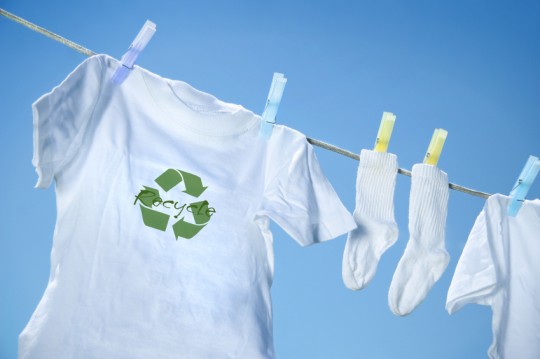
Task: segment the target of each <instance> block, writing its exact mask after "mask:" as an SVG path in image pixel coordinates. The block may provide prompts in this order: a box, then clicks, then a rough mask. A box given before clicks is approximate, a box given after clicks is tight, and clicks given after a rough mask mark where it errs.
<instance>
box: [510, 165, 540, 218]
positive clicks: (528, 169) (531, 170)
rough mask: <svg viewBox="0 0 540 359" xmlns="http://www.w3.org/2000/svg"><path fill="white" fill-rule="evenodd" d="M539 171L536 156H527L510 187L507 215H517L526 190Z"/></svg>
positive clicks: (539, 166) (527, 190) (539, 167)
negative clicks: (519, 172) (513, 183)
mask: <svg viewBox="0 0 540 359" xmlns="http://www.w3.org/2000/svg"><path fill="white" fill-rule="evenodd" d="M539 171H540V161H539V160H538V157H535V156H529V159H528V160H527V163H526V164H525V167H523V170H522V171H521V174H520V175H519V178H518V179H517V181H516V184H515V185H514V188H512V191H511V192H510V197H512V200H511V202H510V205H509V206H508V215H509V216H511V217H515V216H516V215H517V213H518V212H519V209H520V208H521V205H522V204H523V201H525V196H527V192H529V189H530V188H531V185H532V184H533V182H534V180H535V178H536V176H537V175H538V172H539Z"/></svg>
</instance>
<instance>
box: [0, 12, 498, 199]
mask: <svg viewBox="0 0 540 359" xmlns="http://www.w3.org/2000/svg"><path fill="white" fill-rule="evenodd" d="M0 15H3V16H5V17H7V18H8V19H10V20H13V21H15V22H17V23H19V24H21V25H23V26H26V27H27V28H29V29H31V30H33V31H36V32H39V33H40V34H42V35H45V36H47V37H49V38H51V39H53V40H55V41H58V42H60V43H62V44H64V45H66V46H68V47H70V48H72V49H73V50H75V51H78V52H80V53H81V54H84V55H86V56H93V55H95V54H96V53H95V52H93V51H91V50H88V49H87V48H84V47H82V46H81V45H79V44H76V43H74V42H73V41H70V40H68V39H66V38H64V37H62V36H60V35H57V34H55V33H53V32H51V31H49V30H47V29H44V28H42V27H41V26H37V25H35V24H33V23H31V22H29V21H26V20H25V19H23V18H20V17H18V16H16V15H14V14H12V13H9V12H7V11H5V10H3V9H1V8H0ZM307 140H308V142H309V143H311V144H312V145H314V146H317V147H320V148H324V149H325V150H328V151H332V152H335V153H338V154H340V155H343V156H346V157H349V158H352V159H354V160H357V161H359V160H360V156H359V155H357V154H356V153H353V152H350V151H347V150H344V149H342V148H339V147H337V146H334V145H331V144H329V143H326V142H323V141H319V140H316V139H314V138H309V137H308V138H307ZM398 173H399V174H402V175H404V176H408V177H411V171H409V170H405V169H401V168H398ZM448 186H449V187H450V189H453V190H455V191H459V192H463V193H466V194H469V195H471V196H476V197H481V198H488V197H489V196H491V195H490V194H489V193H485V192H481V191H477V190H474V189H470V188H467V187H463V186H460V185H458V184H454V183H449V185H448Z"/></svg>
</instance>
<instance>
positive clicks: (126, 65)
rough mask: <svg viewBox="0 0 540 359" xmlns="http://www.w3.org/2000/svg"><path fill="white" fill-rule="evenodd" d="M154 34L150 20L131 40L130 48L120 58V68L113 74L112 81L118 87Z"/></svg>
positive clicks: (153, 25)
mask: <svg viewBox="0 0 540 359" xmlns="http://www.w3.org/2000/svg"><path fill="white" fill-rule="evenodd" d="M155 33H156V24H154V23H153V22H152V21H150V20H146V22H145V23H144V25H143V27H142V29H141V31H139V34H138V35H137V37H136V38H135V40H133V42H132V43H131V46H130V47H129V49H128V51H127V52H126V53H125V54H124V56H122V59H121V60H120V63H121V65H122V66H120V67H119V68H118V69H117V70H116V71H115V72H114V74H113V76H112V78H111V79H112V81H113V82H114V83H115V84H117V85H120V84H121V83H122V82H124V80H125V79H126V77H128V75H129V72H130V71H131V70H132V69H133V66H134V65H135V61H137V57H139V54H140V53H141V52H142V51H143V50H144V48H145V47H146V45H147V44H148V42H150V40H151V39H152V36H154V34H155Z"/></svg>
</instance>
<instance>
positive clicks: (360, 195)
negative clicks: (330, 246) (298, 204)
mask: <svg viewBox="0 0 540 359" xmlns="http://www.w3.org/2000/svg"><path fill="white" fill-rule="evenodd" d="M397 170H398V164H397V157H396V155H394V154H391V153H383V152H374V151H369V150H362V151H361V152H360V165H359V167H358V174H357V178H356V207H355V210H354V214H353V215H354V219H355V221H356V225H357V228H356V229H355V230H353V231H351V232H349V235H348V237H347V243H346V244H345V250H344V252H343V263H342V277H343V282H344V283H345V286H347V288H350V289H352V290H359V289H362V288H363V287H365V286H366V285H368V284H369V282H370V281H371V279H373V276H374V275H375V272H376V271H377V265H378V263H379V259H380V258H381V256H382V254H383V253H384V252H385V251H386V250H387V249H388V248H389V247H390V246H391V245H392V244H394V243H395V242H396V240H397V237H398V228H397V225H396V221H395V220H394V188H395V186H396V175H397Z"/></svg>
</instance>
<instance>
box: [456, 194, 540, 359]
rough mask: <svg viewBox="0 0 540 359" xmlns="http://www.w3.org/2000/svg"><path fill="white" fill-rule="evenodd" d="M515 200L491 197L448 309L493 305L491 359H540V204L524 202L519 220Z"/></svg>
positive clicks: (471, 240) (460, 267)
mask: <svg viewBox="0 0 540 359" xmlns="http://www.w3.org/2000/svg"><path fill="white" fill-rule="evenodd" d="M510 200H511V198H510V197H508V196H503V195H500V194H495V195H493V196H491V197H489V198H488V199H487V201H486V204H485V206H484V209H483V210H482V212H480V214H479V215H478V218H477V219H476V222H475V223H474V227H473V229H472V230H471V233H470V234H469V238H468V239H467V243H466V245H465V248H464V249H463V253H462V255H461V258H460V259H459V262H458V264H457V267H456V271H455V273H454V277H453V279H452V283H451V285H450V289H449V290H448V298H447V301H446V309H447V310H448V312H449V313H450V314H452V313H454V312H456V311H457V310H459V309H460V308H461V307H463V306H464V305H465V304H468V303H478V304H482V305H488V306H491V309H492V311H493V318H492V330H493V343H492V344H491V347H490V348H489V351H488V354H489V357H490V358H492V359H538V358H540V260H539V255H540V200H538V199H536V200H534V201H525V202H524V203H523V206H522V207H521V210H520V211H519V213H518V215H517V216H516V217H510V216H508V215H507V208H508V205H509V203H510Z"/></svg>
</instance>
